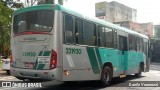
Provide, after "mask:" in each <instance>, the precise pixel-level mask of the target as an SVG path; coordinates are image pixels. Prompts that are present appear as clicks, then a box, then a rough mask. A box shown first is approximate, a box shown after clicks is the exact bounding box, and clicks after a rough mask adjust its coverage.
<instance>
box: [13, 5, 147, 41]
mask: <svg viewBox="0 0 160 90" xmlns="http://www.w3.org/2000/svg"><path fill="white" fill-rule="evenodd" d="M38 9H41V10H43V9H45V10H46V9H48V10H53V9H54V10H59V11H62V12H65V13H68V14H71V15H74V16H77V17H79V18H82V19H86V20H89V21H92V22H95V23H99V24H101V25H104V26H107V27H109V28H113V29H116V30H121V31H124V32H127V33H129V34H134V35H137V36H140V37H143V38H146V39H148V37H147V36H146V35H143V34H140V33H138V32H135V31H132V30H130V29H127V28H124V27H120V26H118V25H115V24H113V23H110V22H107V21H104V20H100V19H98V18H89V17H87V16H84V15H83V14H80V13H78V12H76V11H73V10H71V9H68V8H66V7H63V6H61V5H58V4H55V5H54V4H43V5H37V6H31V7H27V8H22V9H19V10H16V11H15V12H14V13H13V15H16V14H19V13H22V12H25V11H32V10H38Z"/></svg>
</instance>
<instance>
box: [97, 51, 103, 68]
mask: <svg viewBox="0 0 160 90" xmlns="http://www.w3.org/2000/svg"><path fill="white" fill-rule="evenodd" d="M96 53H97V58H98V62H99V64H100V67H101V68H102V67H103V66H102V59H101V56H100V53H99V49H98V48H96Z"/></svg>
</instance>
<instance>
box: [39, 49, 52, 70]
mask: <svg viewBox="0 0 160 90" xmlns="http://www.w3.org/2000/svg"><path fill="white" fill-rule="evenodd" d="M50 53H51V51H44V53H43V56H49V55H50ZM45 65H46V64H39V65H38V68H37V70H41V69H44V66H45ZM47 65H48V64H47Z"/></svg>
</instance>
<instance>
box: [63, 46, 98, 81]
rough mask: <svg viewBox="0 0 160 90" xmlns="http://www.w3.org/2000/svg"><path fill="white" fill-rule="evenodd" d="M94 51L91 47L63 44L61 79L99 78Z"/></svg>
mask: <svg viewBox="0 0 160 90" xmlns="http://www.w3.org/2000/svg"><path fill="white" fill-rule="evenodd" d="M95 52H96V50H95V48H93V47H84V46H72V45H63V81H81V80H100V73H101V69H100V66H99V62H98V61H97V56H96V54H95ZM65 71H67V72H68V75H66V74H65Z"/></svg>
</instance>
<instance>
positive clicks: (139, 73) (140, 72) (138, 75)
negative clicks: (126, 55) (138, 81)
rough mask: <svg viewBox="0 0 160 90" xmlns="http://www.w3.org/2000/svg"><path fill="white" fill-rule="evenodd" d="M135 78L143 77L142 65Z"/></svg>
mask: <svg viewBox="0 0 160 90" xmlns="http://www.w3.org/2000/svg"><path fill="white" fill-rule="evenodd" d="M135 76H136V77H138V78H140V77H141V76H142V66H141V64H140V65H139V69H138V73H135Z"/></svg>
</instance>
